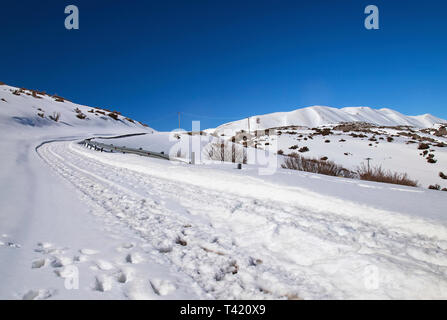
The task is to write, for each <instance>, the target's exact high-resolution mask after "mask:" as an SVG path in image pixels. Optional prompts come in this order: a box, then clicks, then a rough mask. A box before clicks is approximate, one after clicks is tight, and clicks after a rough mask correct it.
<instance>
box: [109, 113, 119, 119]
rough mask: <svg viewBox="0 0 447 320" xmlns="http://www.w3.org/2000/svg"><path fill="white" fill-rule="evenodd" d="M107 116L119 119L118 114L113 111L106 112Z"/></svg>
mask: <svg viewBox="0 0 447 320" xmlns="http://www.w3.org/2000/svg"><path fill="white" fill-rule="evenodd" d="M108 116H109V117H110V118H112V119H114V120H118V119H119V118H118V114H116V113H114V112H110V113H109V114H108Z"/></svg>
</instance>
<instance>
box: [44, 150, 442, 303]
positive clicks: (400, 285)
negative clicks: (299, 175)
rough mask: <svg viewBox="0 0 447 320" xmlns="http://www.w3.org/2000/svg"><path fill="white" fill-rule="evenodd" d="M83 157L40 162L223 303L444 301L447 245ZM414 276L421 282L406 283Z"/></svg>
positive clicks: (72, 154) (49, 153) (52, 154)
mask: <svg viewBox="0 0 447 320" xmlns="http://www.w3.org/2000/svg"><path fill="white" fill-rule="evenodd" d="M77 148H79V147H77V146H70V143H67V142H57V143H50V144H45V145H43V146H42V147H41V148H39V150H38V152H39V154H40V155H41V157H42V158H43V159H44V160H45V161H46V162H47V163H48V164H49V165H50V166H52V167H53V168H54V169H55V170H56V171H57V172H59V173H60V174H61V175H62V176H64V177H65V178H66V179H68V180H69V181H70V182H72V183H73V184H74V185H75V186H76V188H78V189H79V190H80V191H82V192H83V193H84V194H85V195H87V196H88V197H89V198H90V200H91V201H92V202H93V203H95V204H97V205H99V206H101V207H102V208H104V209H105V211H106V212H108V214H109V216H112V217H115V219H114V220H115V221H116V222H119V223H125V224H127V225H128V226H129V227H131V228H132V229H133V230H135V231H137V232H138V233H139V234H140V236H141V237H142V238H144V239H145V240H146V241H148V242H149V243H150V244H152V245H153V246H154V247H155V248H157V249H158V250H159V252H161V255H162V256H163V258H167V260H168V261H169V263H170V264H173V265H175V266H176V268H177V270H178V271H179V272H183V273H185V274H188V275H189V276H190V277H192V278H193V279H194V280H195V281H196V282H197V283H198V284H199V285H200V286H201V287H202V288H203V289H204V290H205V291H207V292H208V293H210V294H211V295H212V296H214V297H215V298H268V297H273V298H279V297H286V298H295V297H301V298H359V297H366V298H368V297H369V298H376V297H384V298H387V297H390V298H405V297H417V292H415V291H414V290H415V289H419V290H420V289H427V291H426V293H425V294H426V295H433V296H435V297H436V296H437V295H438V296H437V297H439V296H440V295H441V296H442V294H441V293H442V292H444V294H445V292H446V290H445V289H446V274H447V273H446V266H447V257H446V252H445V250H446V249H447V248H446V245H445V242H442V241H437V240H436V239H431V238H429V237H426V236H423V235H416V234H412V233H403V232H396V231H394V232H391V231H389V230H387V229H386V228H384V227H379V226H377V225H372V224H369V223H366V222H363V221H361V220H359V219H352V218H346V217H341V216H340V215H336V214H332V213H330V212H325V213H316V212H309V211H306V210H304V209H302V208H299V207H296V206H292V205H288V204H286V203H279V202H271V201H263V200H262V199H253V198H247V197H240V196H237V195H235V194H231V193H226V194H222V193H218V192H215V191H212V190H205V189H203V188H199V187H196V186H193V185H189V184H185V183H174V182H172V181H170V180H165V179H161V178H156V177H153V176H150V175H147V174H142V173H139V172H135V171H132V170H128V169H124V168H120V167H118V166H112V165H109V164H106V163H103V162H101V161H97V160H95V159H92V158H90V157H85V156H83V155H82V152H84V151H82V152H80V151H79V150H78V149H77ZM87 152H88V151H87ZM148 163H150V162H149V161H148ZM116 218H118V219H116ZM163 258H162V260H163ZM371 265H372V266H376V267H378V269H379V270H383V272H382V273H383V274H382V275H380V279H379V280H380V283H381V285H380V286H379V288H375V289H374V290H371V288H368V286H365V285H364V280H365V276H364V275H362V272H363V271H364V270H365V268H367V267H368V266H371ZM387 272H388V274H387ZM415 274H417V275H418V279H416V280H414V281H413V282H410V283H409V282H408V281H405V279H406V278H408V276H412V275H415ZM418 286H419V287H418ZM420 286H424V287H423V288H421V287H420ZM443 290H444V291H443ZM415 294H416V296H415Z"/></svg>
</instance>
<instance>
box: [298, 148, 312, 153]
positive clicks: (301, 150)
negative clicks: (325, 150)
mask: <svg viewBox="0 0 447 320" xmlns="http://www.w3.org/2000/svg"><path fill="white" fill-rule="evenodd" d="M298 151H299V152H307V151H309V148H308V147H301V148H300V149H299V150H298Z"/></svg>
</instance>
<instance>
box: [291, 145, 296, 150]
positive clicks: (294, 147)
mask: <svg viewBox="0 0 447 320" xmlns="http://www.w3.org/2000/svg"><path fill="white" fill-rule="evenodd" d="M289 149H291V150H295V149H298V146H297V145H294V146H291V147H290V148H289Z"/></svg>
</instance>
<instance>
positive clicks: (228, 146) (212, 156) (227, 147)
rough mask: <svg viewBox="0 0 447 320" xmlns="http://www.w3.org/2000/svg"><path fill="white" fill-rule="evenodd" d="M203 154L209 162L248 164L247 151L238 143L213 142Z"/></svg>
mask: <svg viewBox="0 0 447 320" xmlns="http://www.w3.org/2000/svg"><path fill="white" fill-rule="evenodd" d="M203 152H204V154H205V156H206V157H207V158H208V159H209V160H216V161H222V162H224V161H226V162H234V163H244V164H246V163H247V154H246V152H245V149H244V148H243V147H242V146H241V145H239V144H236V143H231V142H228V141H220V142H213V143H210V144H208V145H207V146H206V147H205V148H204V150H203Z"/></svg>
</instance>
